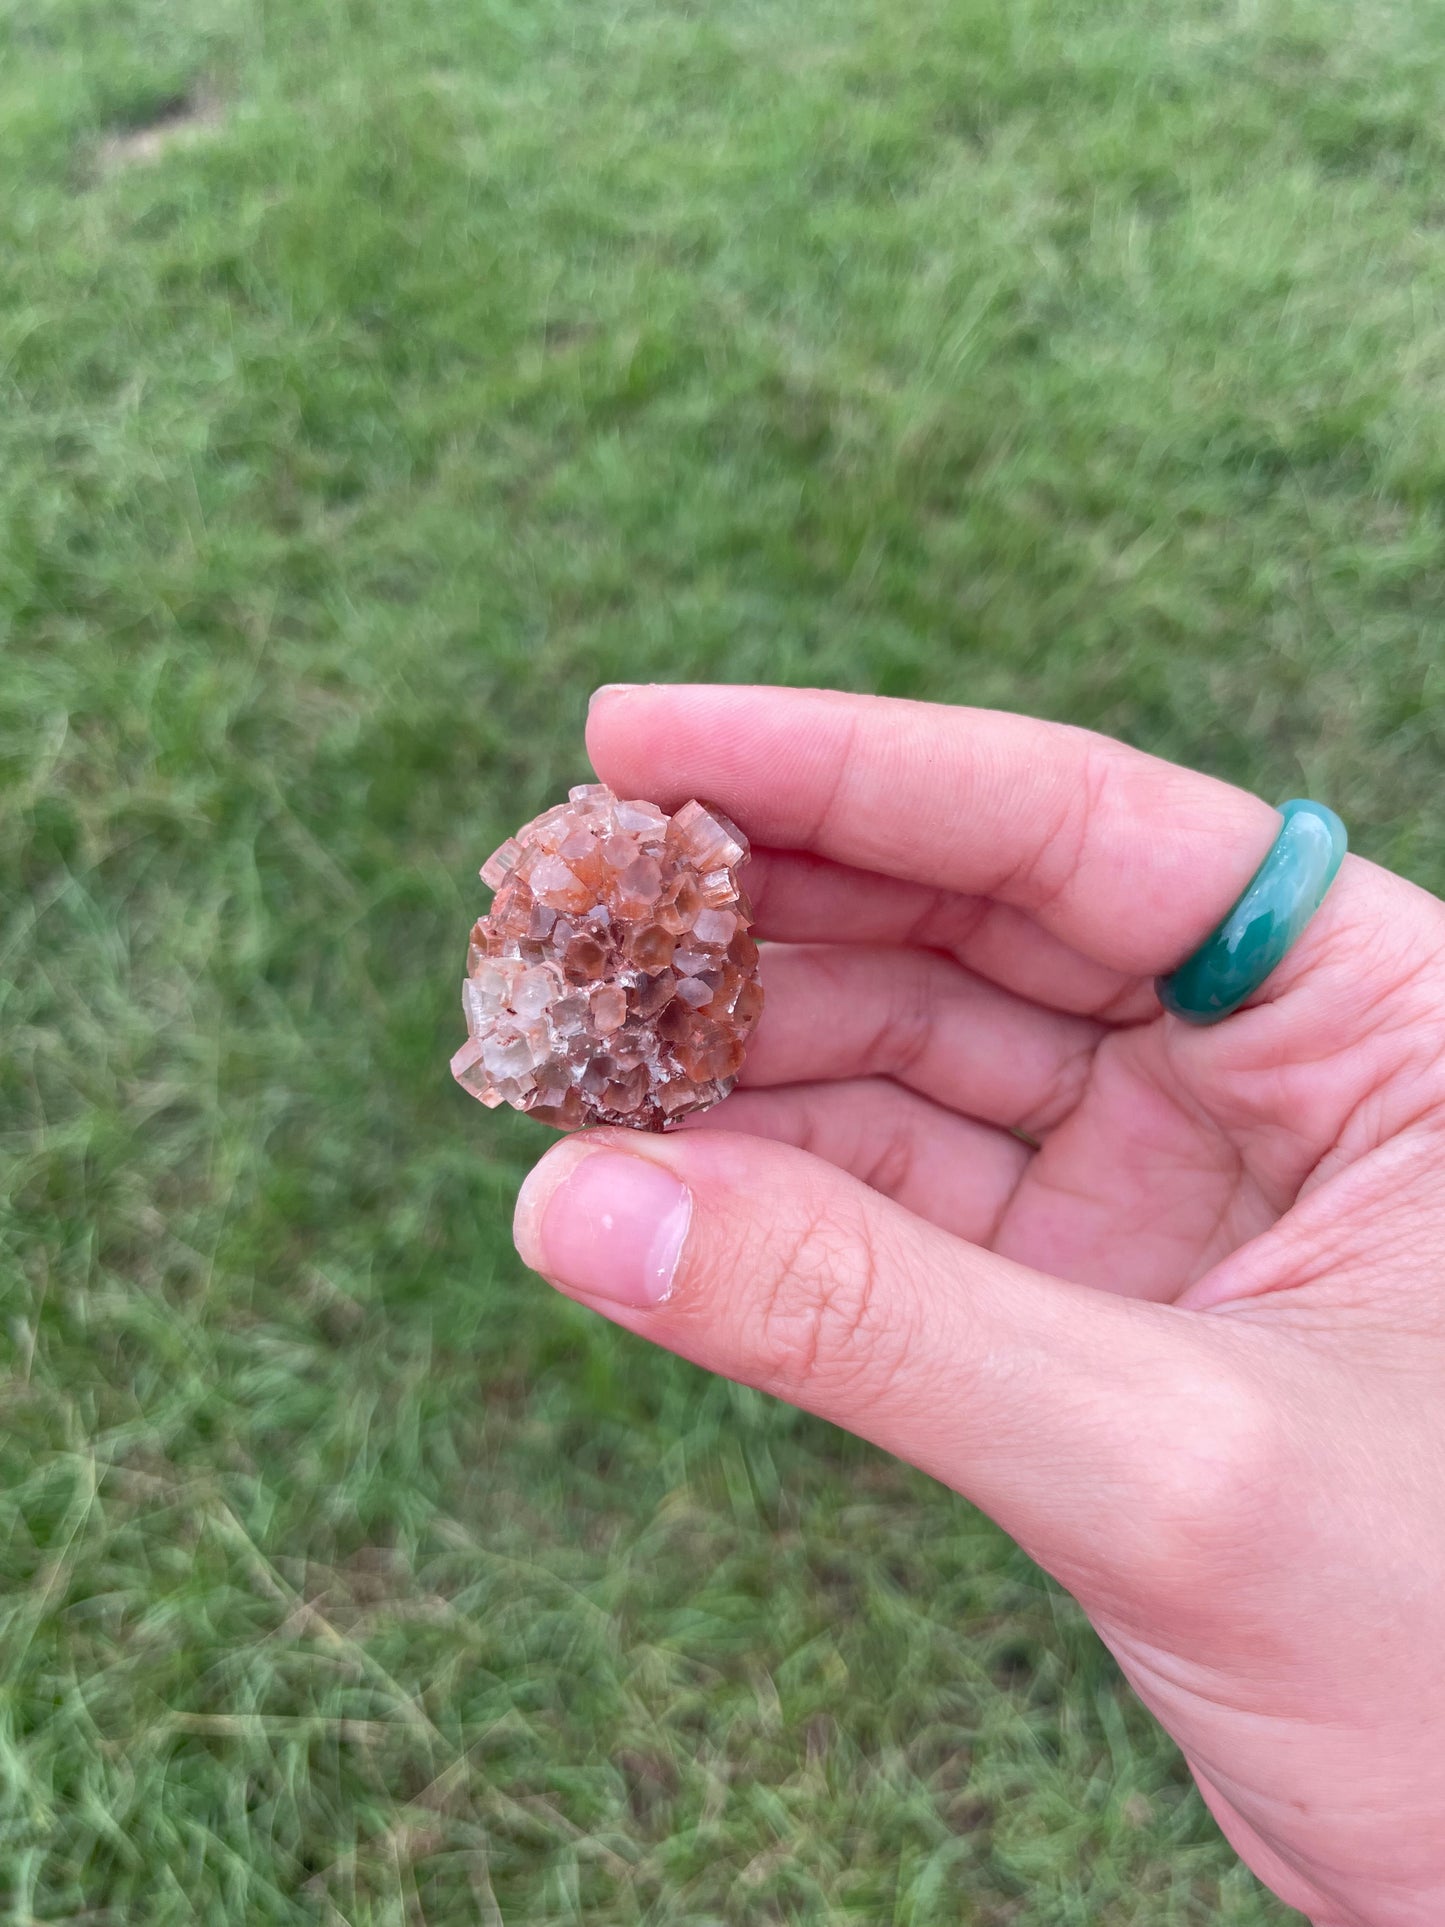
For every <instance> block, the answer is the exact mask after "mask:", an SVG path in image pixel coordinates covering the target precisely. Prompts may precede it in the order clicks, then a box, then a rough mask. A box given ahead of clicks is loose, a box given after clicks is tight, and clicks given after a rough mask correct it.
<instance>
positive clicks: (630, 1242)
mask: <svg viewBox="0 0 1445 1927" xmlns="http://www.w3.org/2000/svg"><path fill="white" fill-rule="evenodd" d="M516 1238H517V1246H518V1249H519V1251H520V1252H521V1255H522V1257H523V1258H524V1259H525V1261H526V1262H527V1263H528V1264H529V1265H531V1266H532V1267H533V1268H534V1269H535V1270H537V1271H540V1272H541V1273H542V1274H543V1275H544V1276H545V1277H546V1278H547V1279H549V1280H550V1281H551V1283H552V1284H554V1285H556V1286H557V1288H558V1289H559V1290H561V1291H564V1292H566V1293H567V1294H568V1295H569V1296H570V1297H572V1298H575V1299H578V1300H580V1301H581V1302H582V1303H584V1304H587V1305H590V1306H592V1307H593V1308H594V1309H595V1310H597V1311H599V1312H602V1313H603V1314H604V1315H605V1316H606V1317H608V1318H611V1319H613V1320H614V1321H615V1322H616V1323H617V1324H620V1325H624V1326H626V1328H627V1329H628V1330H629V1331H634V1332H638V1333H640V1334H641V1335H642V1336H643V1337H645V1338H649V1339H651V1340H653V1341H654V1342H655V1343H656V1344H659V1345H664V1346H666V1347H667V1348H668V1350H670V1351H674V1352H678V1353H680V1354H681V1355H682V1356H683V1357H684V1358H689V1359H691V1360H693V1361H694V1363H696V1364H698V1365H703V1366H706V1367H707V1368H708V1369H709V1370H711V1371H715V1372H722V1373H724V1374H725V1375H726V1376H727V1377H729V1378H734V1379H740V1380H742V1381H743V1382H745V1383H746V1384H749V1385H755V1386H758V1387H760V1388H761V1389H762V1390H764V1391H768V1392H772V1393H774V1394H776V1396H778V1397H779V1398H783V1399H787V1400H788V1401H789V1402H790V1403H792V1404H795V1405H801V1406H803V1407H805V1408H806V1409H807V1410H809V1411H812V1412H816V1413H818V1414H819V1415H820V1416H821V1417H823V1418H827V1419H831V1420H832V1421H833V1422H834V1423H835V1424H838V1425H842V1426H846V1427H847V1429H848V1430H849V1431H852V1432H856V1433H859V1434H860V1435H861V1436H862V1437H864V1438H867V1439H871V1440H872V1441H873V1442H874V1443H875V1444H877V1445H880V1446H882V1447H883V1448H884V1449H885V1450H887V1451H889V1452H892V1453H895V1454H897V1456H899V1457H900V1458H904V1459H907V1460H909V1461H911V1462H912V1463H913V1464H914V1465H917V1466H920V1467H921V1468H922V1469H923V1470H924V1471H926V1472H929V1473H931V1474H932V1475H933V1476H934V1477H935V1478H938V1479H940V1480H942V1481H943V1482H944V1483H946V1484H948V1485H951V1486H953V1487H954V1488H955V1489H956V1490H957V1491H959V1492H962V1493H964V1494H965V1495H966V1496H967V1497H968V1498H969V1499H971V1500H973V1502H974V1503H975V1504H977V1505H979V1506H981V1507H982V1508H983V1509H984V1510H985V1511H987V1512H988V1513H990V1514H991V1515H992V1516H993V1517H994V1518H995V1519H997V1520H998V1521H999V1523H1000V1524H1001V1525H1003V1526H1004V1527H1005V1529H1006V1530H1007V1531H1009V1532H1010V1533H1011V1534H1012V1535H1013V1536H1014V1537H1015V1538H1016V1539H1017V1540H1019V1542H1020V1543H1021V1544H1022V1545H1023V1546H1024V1547H1025V1549H1026V1550H1027V1551H1028V1552H1030V1553H1031V1554H1032V1555H1033V1557H1034V1558H1035V1559H1036V1560H1037V1561H1038V1562H1039V1563H1040V1564H1041V1565H1043V1566H1045V1567H1046V1568H1047V1569H1048V1570H1050V1571H1051V1572H1053V1573H1054V1574H1055V1576H1056V1577H1058V1578H1059V1579H1060V1580H1062V1581H1063V1583H1064V1584H1065V1585H1067V1586H1069V1587H1070V1589H1071V1590H1073V1591H1075V1592H1079V1593H1080V1594H1081V1595H1086V1603H1088V1601H1090V1600H1092V1601H1093V1602H1094V1603H1095V1604H1097V1605H1111V1606H1112V1607H1113V1608H1114V1609H1115V1610H1127V1609H1128V1608H1129V1607H1130V1606H1132V1607H1133V1608H1134V1609H1136V1610H1137V1609H1139V1608H1140V1607H1141V1606H1147V1610H1148V1611H1149V1612H1150V1613H1151V1614H1152V1613H1153V1612H1155V1611H1157V1610H1158V1608H1159V1605H1160V1603H1162V1602H1161V1601H1160V1599H1159V1595H1160V1593H1161V1592H1173V1591H1174V1590H1175V1589H1176V1588H1178V1589H1180V1592H1181V1597H1182V1598H1183V1599H1186V1600H1187V1599H1188V1598H1189V1597H1190V1596H1192V1595H1194V1594H1195V1593H1196V1592H1197V1589H1198V1587H1199V1585H1200V1583H1201V1580H1202V1579H1203V1578H1204V1577H1205V1576H1206V1574H1205V1572H1204V1571H1202V1570H1201V1562H1202V1561H1206V1562H1207V1568H1208V1576H1209V1577H1211V1578H1213V1577H1217V1576H1218V1563H1219V1562H1218V1561H1217V1560H1215V1559H1209V1558H1208V1557H1207V1555H1208V1553H1209V1551H1210V1549H1211V1542H1212V1541H1213V1540H1219V1541H1220V1542H1221V1544H1222V1543H1223V1541H1224V1540H1225V1539H1227V1538H1229V1537H1235V1538H1237V1537H1238V1535H1239V1533H1240V1532H1241V1530H1243V1531H1245V1532H1248V1530H1249V1527H1248V1526H1246V1525H1245V1524H1244V1521H1243V1517H1242V1510H1243V1508H1244V1507H1245V1505H1246V1502H1247V1499H1248V1495H1249V1494H1250V1493H1252V1492H1257V1491H1259V1490H1261V1489H1262V1487H1263V1486H1265V1485H1267V1484H1268V1482H1269V1481H1268V1479H1267V1478H1266V1477H1265V1476H1264V1474H1263V1473H1262V1470H1261V1464H1260V1457H1261V1453H1262V1452H1263V1451H1265V1450H1267V1449H1268V1444H1269V1439H1270V1435H1271V1431H1272V1427H1273V1424H1274V1422H1275V1421H1274V1419H1273V1416H1272V1414H1273V1410H1274V1402H1273V1401H1272V1400H1271V1399H1270V1398H1269V1396H1268V1392H1267V1388H1266V1387H1265V1386H1264V1385H1263V1384H1262V1383H1257V1382H1256V1379H1255V1375H1254V1373H1253V1372H1252V1370H1251V1369H1250V1366H1251V1360H1250V1356H1249V1354H1248V1353H1247V1352H1246V1351H1245V1349H1244V1342H1243V1341H1244V1340H1245V1339H1247V1337H1248V1336H1249V1334H1248V1332H1244V1333H1241V1332H1239V1331H1238V1330H1236V1329H1235V1328H1234V1326H1233V1325H1232V1324H1231V1322H1230V1321H1228V1320H1224V1319H1220V1318H1214V1317H1211V1316H1209V1315H1208V1314H1197V1313H1188V1312H1182V1311H1178V1310H1176V1309H1174V1308H1173V1307H1169V1306H1159V1305H1155V1304H1149V1303H1144V1302H1140V1301H1138V1300H1135V1299H1129V1298H1123V1297H1115V1296H1114V1295H1112V1294H1110V1293H1107V1292H1101V1291H1095V1290H1092V1289H1089V1288H1087V1287H1084V1286H1079V1285H1072V1284H1068V1283H1065V1282H1063V1281H1061V1280H1059V1279H1056V1278H1050V1277H1047V1276H1045V1275H1043V1274H1042V1273H1039V1272H1035V1271H1030V1270H1029V1269H1028V1268H1027V1267H1025V1266H1023V1265H1019V1264H1015V1263H1012V1262H1011V1261H1010V1260H1008V1259H1005V1258H1000V1257H997V1256H995V1255H994V1254H993V1253H991V1252H988V1251H984V1250H982V1249H980V1248H979V1247H978V1246H976V1245H970V1244H966V1243H964V1242H963V1241H962V1240H961V1239H957V1238H953V1237H950V1236H949V1235H948V1234H947V1233H945V1232H943V1231H940V1230H938V1229H937V1228H936V1227H935V1226H933V1225H930V1224H927V1223H925V1222H924V1221H923V1220H921V1219H918V1218H915V1217H913V1216H912V1215H911V1214H910V1213H908V1212H907V1211H905V1210H903V1209H902V1208H901V1207H900V1206H899V1205H897V1204H895V1203H893V1202H892V1201H891V1200H890V1199H888V1198H885V1197H883V1196H881V1195H880V1194H879V1193H877V1192H875V1191H871V1190H869V1189H868V1187H867V1186H866V1185H863V1184H860V1183H859V1182H858V1181H857V1180H855V1179H853V1178H851V1177H849V1176H847V1175H846V1174H845V1173H843V1172H841V1171H839V1170H837V1169H836V1168H834V1167H833V1166H832V1165H829V1164H826V1163H824V1162H823V1161H822V1160H820V1159H818V1158H815V1157H811V1156H809V1155H808V1154H807V1153H806V1152H803V1151H799V1150H795V1149H793V1148H792V1147H791V1146H785V1145H780V1144H777V1143H773V1142H770V1141H764V1140H762V1139H758V1138H751V1137H744V1136H736V1135H732V1134H730V1133H725V1132H721V1131H696V1132H681V1133H678V1134H676V1135H673V1136H667V1137H647V1138H643V1137H640V1136H638V1135H637V1134H636V1133H633V1132H630V1131H613V1130H598V1131H591V1132H588V1133H586V1134H585V1135H579V1136H576V1137H571V1138H566V1139H563V1140H562V1142H560V1143H559V1144H557V1145H555V1146H554V1147H553V1148H552V1149H551V1150H550V1151H548V1153H547V1154H546V1156H545V1157H544V1158H543V1159H542V1161H541V1163H540V1164H539V1165H538V1166H537V1167H536V1169H535V1170H534V1171H533V1172H532V1173H531V1175H530V1176H529V1177H528V1179H527V1181H526V1183H525V1184H524V1185H523V1187H522V1192H521V1195H520V1197H519V1199H518V1203H517V1219H516Z"/></svg>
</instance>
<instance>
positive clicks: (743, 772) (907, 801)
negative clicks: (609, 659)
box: [587, 683, 1279, 976]
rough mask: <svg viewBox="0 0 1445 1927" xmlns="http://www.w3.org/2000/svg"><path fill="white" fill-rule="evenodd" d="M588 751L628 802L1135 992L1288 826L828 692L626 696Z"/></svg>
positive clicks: (1145, 769) (1193, 778) (1068, 755)
mask: <svg viewBox="0 0 1445 1927" xmlns="http://www.w3.org/2000/svg"><path fill="white" fill-rule="evenodd" d="M587 747H588V751H589V754H590V755H591V758H592V762H593V766H594V768H595V769H596V771H597V774H598V776H599V777H600V778H601V779H602V780H603V781H604V782H606V783H609V784H611V786H612V787H613V788H614V789H615V790H618V791H620V792H623V793H627V794H633V795H643V796H648V797H651V798H652V799H653V800H654V801H655V802H658V803H660V804H662V805H663V806H664V807H671V808H675V807H676V806H677V805H678V804H679V803H681V802H683V801H685V800H686V799H687V798H688V797H691V796H698V797H701V798H703V799H704V800H706V801H709V802H713V803H717V804H718V805H720V807H721V808H722V809H724V810H726V811H727V812H728V814H729V815H731V816H734V817H736V818H737V821H738V823H739V824H740V825H741V826H742V828H743V829H744V830H745V831H746V833H747V834H748V836H749V837H751V838H753V839H754V840H755V841H756V842H758V843H761V844H765V845H769V846H773V847H777V848H783V849H805V850H813V851H816V852H818V854H820V855H822V856H827V857H831V858H833V859H834V860H835V861H837V862H840V863H846V864H851V865H854V866H855V867H858V868H862V869H868V870H874V871H879V872H882V873H883V874H885V875H888V876H894V877H904V878H907V879H910V880H912V881H915V882H920V883H929V884H932V885H934V886H939V887H943V888H945V889H950V890H956V891H960V892H962V893H965V894H967V895H969V896H981V897H989V898H992V899H994V900H995V901H997V902H1000V903H1007V904H1011V905H1013V906H1014V907H1015V908H1017V909H1020V910H1023V911H1025V912H1026V913H1027V914H1029V915H1030V916H1032V917H1033V918H1034V919H1035V920H1036V921H1037V923H1038V924H1039V925H1040V926H1041V927H1042V928H1044V929H1046V930H1049V931H1051V932H1052V933H1053V934H1054V935H1056V936H1058V937H1060V938H1062V939H1063V940H1064V941H1065V942H1066V943H1068V944H1070V945H1072V946H1073V947H1074V948H1075V949H1076V950H1079V951H1082V952H1083V953H1084V954H1085V955H1087V956H1090V957H1093V958H1095V959H1097V960H1098V961H1099V962H1100V963H1103V964H1107V965H1108V966H1110V967H1111V968H1112V969H1116V970H1122V971H1126V972H1129V973H1131V974H1138V975H1151V976H1152V975H1154V974H1155V973H1157V972H1160V971H1167V970H1172V969H1173V968H1174V966H1175V965H1176V964H1178V963H1179V961H1180V960H1181V959H1182V958H1183V957H1184V956H1186V955H1187V954H1188V953H1189V952H1190V951H1191V950H1192V949H1194V948H1195V947H1196V946H1197V945H1198V944H1199V943H1201V942H1202V941H1203V939H1204V938H1205V937H1206V936H1207V935H1208V933H1209V932H1210V930H1211V929H1212V928H1213V927H1214V925H1215V924H1216V923H1217V922H1218V921H1219V919H1220V918H1221V917H1222V916H1223V915H1224V914H1225V912H1226V911H1227V910H1228V909H1229V907H1230V906H1231V904H1233V903H1234V902H1235V901H1236V899H1237V898H1238V897H1239V896H1240V894H1241V893H1242V892H1243V890H1244V888H1245V886H1246V885H1247V884H1248V882H1249V880H1250V878H1251V877H1252V876H1253V874H1254V872H1255V870H1256V869H1257V868H1258V867H1259V865H1260V863H1261V862H1262V861H1263V858H1264V856H1265V853H1266V851H1267V850H1268V849H1269V847H1270V844H1271V843H1272V842H1273V840H1274V838H1275V836H1276V834H1277V832H1278V829H1279V816H1278V813H1277V812H1276V811H1275V810H1274V809H1272V808H1271V806H1270V805H1269V804H1268V803H1265V802H1264V801H1262V800H1261V799H1260V798H1259V797H1257V796H1251V795H1250V794H1249V793H1248V791H1246V790H1241V789H1236V788H1235V787H1234V785H1233V784H1231V783H1224V782H1221V781H1219V780H1218V779H1217V778H1216V777H1212V776H1205V775H1202V774H1200V773H1199V772H1197V771H1195V770H1187V769H1182V768H1180V767H1179V766H1178V765H1177V764H1174V763H1167V762H1164V761H1162V760H1161V759H1160V758H1158V757H1155V756H1149V755H1146V754H1145V753H1144V752H1143V751H1141V750H1136V749H1131V748H1129V747H1128V746H1127V745H1126V744H1124V743H1120V742H1116V741H1115V740H1114V739H1113V738H1112V737H1108V736H1099V735H1095V734H1094V733H1093V732H1092V731H1090V730H1085V729H1077V728H1074V727H1072V726H1070V725H1068V724H1064V723H1047V722H1039V721H1036V720H1035V719H1034V718H1032V717H1029V716H1015V715H1010V714H1008V713H1007V712H1005V711H1001V710H990V709H962V708H950V707H946V706H943V705H939V704H933V703H920V702H905V701H900V700H898V699H896V698H893V697H882V696H853V695H845V694H842V693H840V692H837V691H834V690H824V689H774V688H767V687H735V686H732V685H721V684H705V683H696V684H686V683H681V684H653V683H642V684H635V685H629V684H624V685H620V686H619V685H613V686H610V687H608V688H605V689H602V690H599V691H598V692H597V695H596V696H595V697H594V698H593V703H592V710H591V714H590V716H589V718H588V724H587Z"/></svg>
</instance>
